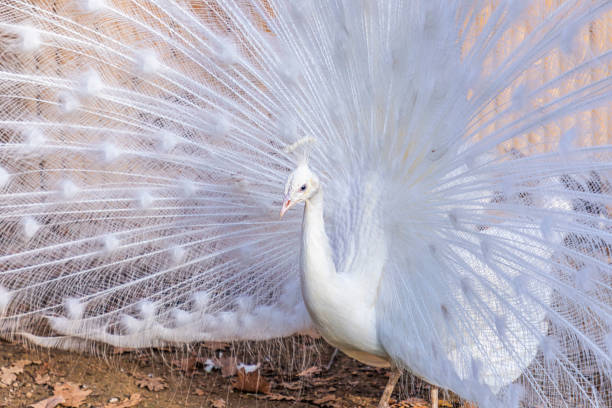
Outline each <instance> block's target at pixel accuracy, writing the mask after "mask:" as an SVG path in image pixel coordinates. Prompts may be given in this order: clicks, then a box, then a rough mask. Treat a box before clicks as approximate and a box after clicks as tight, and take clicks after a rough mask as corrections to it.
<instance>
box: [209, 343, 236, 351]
mask: <svg viewBox="0 0 612 408" xmlns="http://www.w3.org/2000/svg"><path fill="white" fill-rule="evenodd" d="M203 346H204V347H206V348H207V349H209V350H211V351H217V350H225V349H226V348H229V346H230V344H229V343H224V342H220V341H211V342H209V343H204V344H203Z"/></svg>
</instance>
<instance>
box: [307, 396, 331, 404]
mask: <svg viewBox="0 0 612 408" xmlns="http://www.w3.org/2000/svg"><path fill="white" fill-rule="evenodd" d="M335 400H336V396H335V395H333V394H331V395H326V396H324V397H321V398H318V399H316V400H314V401H312V403H313V404H315V405H324V404H327V403H328V402H332V401H335Z"/></svg>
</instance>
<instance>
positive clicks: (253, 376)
mask: <svg viewBox="0 0 612 408" xmlns="http://www.w3.org/2000/svg"><path fill="white" fill-rule="evenodd" d="M237 374H238V378H236V379H234V380H232V387H234V388H235V389H237V390H239V391H244V392H254V393H260V394H269V393H270V388H271V385H270V383H269V382H268V381H266V379H265V378H263V377H262V376H261V375H260V374H259V370H256V371H251V372H250V373H247V372H246V371H245V370H244V368H241V369H240V370H238V373H237Z"/></svg>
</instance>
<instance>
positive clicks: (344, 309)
mask: <svg viewBox="0 0 612 408" xmlns="http://www.w3.org/2000/svg"><path fill="white" fill-rule="evenodd" d="M611 7H612V4H610V2H609V1H605V0H589V1H576V0H566V1H535V2H527V1H515V0H509V1H475V2H464V1H437V0H435V1H413V2H406V1H394V0H386V1H377V2H374V1H340V0H338V1H320V2H319V1H300V2H285V1H278V0H261V1H257V0H253V1H235V2H225V1H223V2H217V1H213V0H210V1H203V2H196V1H188V0H184V1H183V0H106V1H102V0H88V1H79V2H72V1H65V0H43V1H27V0H8V1H4V2H3V4H2V5H0V50H1V51H0V89H1V92H0V130H1V132H0V141H1V144H0V207H1V211H0V231H1V232H2V239H0V333H2V334H3V335H5V336H19V337H22V338H26V339H29V340H31V341H34V342H36V343H38V344H43V345H47V346H54V347H66V348H80V347H84V346H85V345H88V344H90V343H91V342H104V343H109V344H113V345H117V346H129V347H146V346H157V345H164V344H168V343H176V342H180V343H182V342H192V341H202V340H225V339H254V340H257V339H267V338H273V337H280V336H287V335H291V334H293V333H297V332H314V331H318V332H319V333H320V334H322V335H323V336H324V337H325V338H326V339H327V340H328V341H329V342H331V343H332V344H335V345H337V346H338V347H340V348H342V349H343V350H345V351H346V352H347V353H348V354H349V355H352V356H354V357H356V358H358V359H361V360H363V361H366V362H368V363H370V364H383V363H386V362H387V361H391V362H392V363H393V364H396V365H399V366H401V367H403V368H406V369H409V370H411V371H412V372H414V373H416V374H418V375H420V376H422V377H424V378H426V379H427V380H428V381H430V382H432V383H434V384H437V385H439V386H442V387H445V388H450V389H452V390H453V391H455V392H457V393H458V394H459V395H461V396H462V397H464V398H467V399H471V400H473V401H476V402H477V403H478V404H480V405H481V406H483V407H487V406H507V407H518V406H546V407H566V406H568V407H573V406H599V407H605V406H610V404H612V384H611V383H610V377H611V375H612V355H611V354H612V267H611V266H610V253H611V249H610V247H611V244H610V241H611V239H612V234H611V230H612V222H611V220H610V210H611V207H612V198H611V196H610V194H611V193H612V187H611V186H610V182H609V180H610V177H611V171H612V146H611V145H610V136H609V134H608V132H609V129H610V126H611V123H610V118H611V117H612V112H611V109H610V107H611V99H612V75H611V70H612V68H611V67H612V44H611V42H610V40H609V38H606V37H605V32H606V31H605V27H606V24H607V26H608V27H610V26H612V15H611V14H610V8H611ZM602 33H603V34H602ZM303 138H314V139H316V143H314V144H313V145H312V152H311V153H310V155H309V159H308V167H306V166H305V164H304V163H301V164H300V165H299V166H298V165H297V164H296V162H299V154H297V153H296V152H291V150H297V151H300V150H301V149H302V148H303V146H302V144H303V142H300V140H303ZM287 146H291V148H289V149H287ZM296 159H297V160H296ZM296 166H297V170H296V171H297V173H296V172H294V173H293V176H295V175H296V174H297V175H298V176H300V177H297V178H296V179H299V181H300V183H301V181H302V180H301V177H302V176H303V175H304V174H306V175H307V176H308V177H306V178H305V179H306V180H313V179H314V180H316V181H317V184H318V189H317V193H316V194H314V195H309V196H308V203H307V204H306V210H305V215H304V219H303V228H302V214H301V212H300V211H290V212H288V213H287V215H286V216H285V218H286V219H283V220H279V219H278V210H279V208H280V206H281V204H282V203H281V198H282V194H281V192H282V191H281V190H282V186H283V185H284V182H285V179H286V178H287V177H288V176H289V174H290V172H292V171H294V170H295V169H296ZM304 169H308V170H307V171H306V170H304ZM291 182H292V179H290V183H289V184H288V188H289V190H288V191H286V193H291V191H293V190H295V189H296V188H299V187H301V184H300V183H298V184H296V185H295V188H294V189H293V190H291V185H292V184H291ZM296 183H297V182H296ZM323 191H324V194H325V201H324V202H323V199H322V194H323ZM294 192H295V191H294ZM310 193H312V191H310ZM296 194H297V193H296ZM309 208H310V210H309ZM302 229H303V231H302ZM301 231H302V233H301ZM300 249H301V251H300ZM300 253H301V254H302V255H301V256H300ZM372 356H376V359H373V357H372ZM521 404H522V405H521Z"/></svg>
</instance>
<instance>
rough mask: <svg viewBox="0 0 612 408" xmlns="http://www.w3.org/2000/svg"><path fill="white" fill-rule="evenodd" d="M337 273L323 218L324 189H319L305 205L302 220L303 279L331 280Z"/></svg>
mask: <svg viewBox="0 0 612 408" xmlns="http://www.w3.org/2000/svg"><path fill="white" fill-rule="evenodd" d="M335 274H336V267H335V265H334V260H333V256H332V249H331V245H330V243H329V238H328V237H327V233H326V232H325V222H324V219H323V191H322V190H321V189H319V190H318V191H317V192H316V193H315V194H314V195H313V196H312V197H311V198H310V199H309V200H308V201H306V205H305V206H304V218H303V220H302V280H303V285H304V284H306V285H307V284H308V282H329V281H330V279H331V278H333V277H334V276H335Z"/></svg>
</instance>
